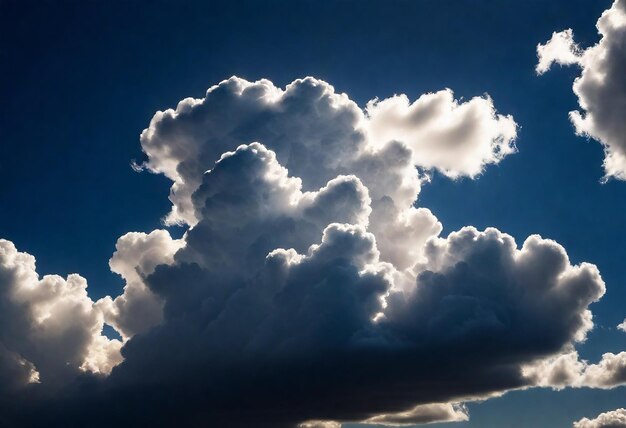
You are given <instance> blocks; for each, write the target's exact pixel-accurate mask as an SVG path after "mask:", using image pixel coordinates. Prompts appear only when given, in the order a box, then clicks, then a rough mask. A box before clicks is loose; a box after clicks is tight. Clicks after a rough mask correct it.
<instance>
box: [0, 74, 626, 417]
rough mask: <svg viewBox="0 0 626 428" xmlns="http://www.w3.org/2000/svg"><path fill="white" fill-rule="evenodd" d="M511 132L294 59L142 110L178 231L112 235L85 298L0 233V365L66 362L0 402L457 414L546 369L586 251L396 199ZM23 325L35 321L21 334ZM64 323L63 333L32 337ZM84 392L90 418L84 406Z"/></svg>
mask: <svg viewBox="0 0 626 428" xmlns="http://www.w3.org/2000/svg"><path fill="white" fill-rule="evenodd" d="M385 126H388V127H389V129H385ZM515 129H516V125H515V123H514V122H513V120H512V119H511V118H510V117H506V116H501V115H498V114H497V113H496V111H495V109H494V107H493V102H492V100H491V99H489V98H488V97H484V98H474V99H472V100H470V101H467V102H464V103H461V102H458V101H455V100H454V98H453V96H452V93H451V92H450V91H443V92H439V93H435V94H427V95H425V96H423V97H421V98H418V100H417V101H416V102H415V103H413V104H411V103H409V102H408V99H405V98H403V97H401V96H396V97H392V98H390V99H388V100H383V101H376V102H372V103H370V104H369V106H368V108H367V111H366V112H364V111H362V110H361V109H360V108H359V107H358V106H357V105H356V104H355V103H353V102H352V101H350V99H349V98H348V97H347V95H343V94H342V95H339V94H336V93H335V92H334V89H333V88H332V87H331V86H330V85H328V84H326V83H325V82H321V81H318V80H315V79H312V78H307V79H304V80H298V81H295V82H293V83H292V84H290V85H288V86H287V88H286V89H284V90H282V89H278V88H276V87H275V86H274V85H273V84H272V83H271V82H269V81H265V80H264V81H259V82H255V83H250V82H246V81H244V80H242V79H238V78H231V79H229V80H228V81H225V82H222V83H221V84H219V85H218V86H215V87H213V88H211V89H210V90H209V91H208V92H207V95H206V97H205V98H204V99H201V100H193V99H187V100H183V101H181V103H180V104H179V105H178V107H177V109H176V111H174V110H168V111H166V112H160V113H157V115H155V117H154V118H153V120H152V122H151V124H150V127H149V128H148V129H147V130H145V131H144V133H143V134H142V137H141V142H142V146H143V149H144V151H145V152H146V154H147V157H148V159H147V161H146V163H145V166H146V167H147V168H149V169H150V170H152V171H153V172H157V173H163V174H165V175H166V176H167V177H169V178H170V179H171V180H172V181H173V187H172V192H171V194H170V198H171V200H172V202H173V210H172V212H171V214H170V216H169V220H170V221H176V222H182V223H186V224H187V230H186V232H185V233H184V236H183V237H182V238H181V239H172V237H171V236H170V235H169V233H168V232H166V231H164V230H157V231H153V232H151V233H149V234H145V233H129V234H126V235H124V236H122V237H121V238H120V239H119V240H118V242H117V246H116V252H115V254H114V255H113V257H112V258H111V260H110V262H109V263H110V267H111V269H112V270H113V271H114V272H116V273H118V274H119V275H120V276H122V278H123V279H124V280H125V282H126V285H125V288H124V292H123V294H122V295H120V296H118V297H116V298H115V299H113V298H111V297H105V298H103V299H101V300H99V301H98V302H97V303H95V304H94V303H93V302H92V301H91V300H90V299H89V297H88V296H87V294H86V290H85V288H86V282H85V281H84V280H83V279H82V278H80V277H78V276H70V278H68V279H67V280H63V279H61V278H58V277H44V278H43V279H42V280H39V279H38V277H37V275H36V273H35V270H34V259H33V258H32V257H31V256H28V255H23V254H22V253H18V252H17V251H16V250H15V249H14V247H12V245H11V244H10V243H8V242H6V241H5V242H6V243H5V246H6V247H7V248H8V250H6V254H8V255H7V256H5V258H6V260H8V262H6V263H5V265H6V266H7V267H3V269H4V270H1V269H0V275H2V276H0V290H2V292H3V293H4V291H5V290H18V291H20V293H21V294H20V293H17V294H15V293H13V294H11V293H8V294H7V296H9V297H6V298H5V297H4V294H2V295H0V303H3V304H4V302H5V301H6V302H9V303H10V305H9V306H8V307H10V308H11V311H9V312H6V313H0V333H3V334H8V332H11V331H13V330H15V331H17V332H18V333H19V334H18V336H19V337H24V335H25V334H26V336H27V337H28V339H27V340H26V342H25V343H26V345H24V344H23V343H22V342H21V341H20V340H18V339H17V338H16V337H17V336H16V337H13V336H10V335H9V336H7V337H8V338H9V339H4V336H1V337H2V340H0V343H1V344H2V346H0V379H7V381H6V382H7V385H9V384H10V385H12V386H11V389H12V390H16V389H17V390H19V389H20V387H23V386H25V385H27V384H28V385H31V386H32V385H33V382H41V385H44V384H47V383H48V382H49V379H51V378H52V377H54V376H57V375H60V374H62V373H63V370H67V371H68V374H67V376H65V377H64V378H63V379H61V380H59V383H61V384H63V385H65V389H64V394H62V395H60V396H59V397H57V398H55V399H50V398H46V399H42V398H41V397H39V396H37V395H35V396H34V397H31V398H30V399H29V400H25V401H24V403H23V405H22V406H19V407H12V408H11V412H9V413H8V415H7V416H5V417H6V418H8V420H10V421H13V420H15V421H17V422H19V423H21V424H23V425H28V424H32V423H35V422H36V421H38V420H39V418H41V417H45V418H46V419H47V421H48V422H49V423H51V424H55V423H56V424H66V425H68V424H69V425H78V426H80V425H84V423H85V421H86V420H89V424H90V425H93V426H111V425H114V426H132V425H137V424H138V423H141V424H144V425H150V424H156V425H165V426H167V425H174V424H178V425H186V426H193V425H194V424H198V421H202V422H203V423H210V424H212V425H216V426H230V427H243V426H251V425H254V426H257V427H260V428H262V427H272V428H282V427H285V428H286V427H294V426H298V425H301V426H310V427H313V426H315V427H318V426H319V427H335V426H339V424H341V423H343V422H346V421H360V422H364V423H368V424H375V423H386V424H389V425H406V424H409V423H430V422H436V421H455V420H465V419H467V412H466V410H465V408H464V407H462V406H461V405H460V404H458V403H460V402H462V401H465V400H472V399H481V398H485V397H489V396H493V395H498V394H502V393H504V392H506V391H509V390H512V389H519V388H528V387H533V386H550V387H560V385H561V384H562V383H563V381H562V380H561V378H562V376H561V377H559V376H557V375H556V374H554V373H556V371H557V370H558V368H555V367H556V366H557V364H556V363H555V361H556V360H558V359H559V358H564V357H562V356H563V355H565V354H567V353H568V352H572V350H573V349H574V347H575V345H576V344H577V343H580V342H581V341H583V340H584V339H585V337H586V335H587V333H588V332H589V331H590V330H591V328H592V327H593V322H592V316H591V312H590V309H589V306H590V305H591V304H592V303H593V302H595V301H597V300H598V299H599V298H600V297H601V296H602V295H603V293H604V283H603V281H602V278H601V277H600V274H599V272H598V270H597V268H596V267H595V266H594V265H591V264H587V263H582V264H580V265H573V264H572V263H571V262H570V260H569V258H568V256H567V253H566V252H565V250H564V249H563V248H562V247H561V246H560V245H558V244H557V243H555V242H554V241H551V240H546V239H543V238H541V237H539V236H536V235H533V236H531V237H529V238H528V239H526V240H525V242H524V243H523V245H522V246H521V247H518V245H517V243H516V242H515V240H514V239H513V237H511V236H509V235H507V234H505V233H502V232H500V231H499V230H497V229H493V228H489V229H486V230H484V231H479V230H477V229H475V228H473V227H466V228H463V229H461V230H460V231H457V232H453V233H451V234H449V235H448V236H447V237H439V234H440V233H441V230H442V226H441V224H440V223H439V222H438V220H437V219H436V218H435V216H433V214H432V213H431V212H430V211H429V210H427V209H426V208H419V207H416V206H415V204H414V203H415V201H416V198H417V196H418V194H419V191H420V186H421V185H422V177H420V173H419V171H418V168H417V167H424V168H436V169H438V170H440V171H442V172H443V173H445V174H447V175H449V176H451V177H456V176H460V175H467V176H470V177H473V176H475V175H476V174H478V173H480V171H482V168H484V166H485V165H488V164H492V163H497V162H499V161H500V160H501V159H502V158H503V156H505V155H506V154H508V153H511V152H512V151H513V150H514V146H513V139H514V136H515ZM2 266H4V265H2ZM5 271H6V272H8V273H6V274H5V273H3V272H5ZM16 278H17V279H16ZM33 290H35V291H33ZM47 290H52V291H51V292H49V291H47ZM41 293H44V294H45V295H46V296H48V297H46V299H47V300H46V299H44V300H42V299H41V297H39V296H40V294H41ZM46 293H48V294H46ZM50 293H51V294H50ZM14 294H15V295H20V296H22V298H21V300H15V299H16V297H15V296H14ZM50 296H52V297H50ZM41 301H45V302H46V303H45V304H41V303H40V302H41ZM15 302H18V303H19V304H16V303H15ZM11 305H12V306H11ZM81 311H82V312H81ZM70 315H71V316H70ZM3 317H4V318H3ZM22 319H23V320H25V321H24V322H23V324H24V326H25V327H24V328H22V327H20V329H19V330H18V329H17V327H16V326H20V325H21V324H20V323H22V321H20V320H22ZM70 321H71V323H70ZM104 322H106V323H107V324H109V325H111V326H112V327H114V328H115V329H116V330H117V331H118V332H119V333H120V334H121V335H122V338H123V342H124V345H123V346H122V343H121V342H120V341H116V340H110V339H107V338H106V337H105V336H103V335H102V333H101V331H102V328H103V323H104ZM39 324H41V325H43V327H45V328H48V330H46V331H45V335H44V337H41V338H40V337H34V336H33V337H31V336H28V334H30V330H31V329H32V328H33V327H32V326H33V325H34V326H36V327H37V328H40V325H39ZM70 327H71V328H72V329H73V330H71V331H72V333H71V338H72V339H73V340H75V341H76V342H75V343H74V344H72V343H66V342H65V341H63V340H61V339H59V338H58V337H57V338H55V339H54V340H53V341H52V342H51V344H50V346H49V348H46V351H45V352H44V353H42V354H41V355H40V354H37V353H36V352H31V350H30V348H29V346H30V345H29V344H32V343H37V344H38V343H39V342H38V340H42V341H44V342H45V341H46V340H52V339H51V338H53V337H55V334H56V336H63V334H64V333H63V332H65V331H66V330H67V329H69V328H70ZM54 329H58V330H59V331H60V332H61V333H58V334H57V333H56V330H54ZM4 331H6V332H7V333H4ZM68 331H69V330H68ZM53 333H54V334H53ZM62 333H63V334H62ZM68 334H69V333H68ZM63 337H65V336H63ZM68 337H69V336H68ZM46 343H47V342H46ZM46 346H48V345H46ZM55 347H56V348H55ZM120 348H121V349H120ZM37 349H43V348H40V347H39V344H38V348H37ZM122 358H123V361H122ZM621 358H622V356H621V354H619V355H617V356H614V357H609V356H606V358H605V359H603V360H602V362H600V363H599V364H598V365H597V370H596V369H595V368H594V367H596V366H592V365H586V366H584V370H578V368H579V367H580V366H578V365H576V364H582V363H581V362H579V361H578V359H577V357H576V358H574V359H572V361H571V364H570V366H572V367H573V368H571V370H572V373H573V374H572V379H573V378H580V377H581V376H583V374H584V375H585V376H587V378H588V379H592V378H593V379H595V381H594V382H595V383H592V382H591V380H589V381H588V382H587V383H588V385H590V386H594V387H601V388H605V387H611V386H613V385H617V384H620V383H621V382H622V381H621V380H620V379H621V377H620V376H621V373H622V372H621V368H620V367H622V366H621V365H620V364H621V363H620V361H621ZM70 359H71V361H72V364H70V365H69V366H67V367H64V369H63V370H61V369H59V368H58V366H59V365H60V364H61V362H63V363H65V362H67V361H68V360H70ZM568 361H569V360H568ZM563 364H565V363H563ZM570 366H567V367H570ZM568 370H569V368H568ZM577 370H578V371H577ZM594 370H596V372H594ZM92 372H96V373H98V372H100V373H108V372H110V375H109V376H108V377H106V378H98V377H97V376H96V377H95V378H94V376H92V375H90V373H92ZM36 385H39V384H36ZM567 385H568V386H575V385H574V382H573V381H571V382H569V383H567ZM1 389H2V388H0V390H1ZM22 389H23V388H22ZM26 390H27V391H30V389H28V388H27V389H26ZM3 398H4V397H3V396H2V395H0V406H2V402H3V401H2V400H3ZM59 408H62V409H63V412H62V413H61V412H58V411H56V410H55V409H59ZM100 408H106V409H108V411H107V418H106V419H103V420H101V421H93V420H92V419H88V418H89V417H90V414H91V413H92V412H93V411H94V409H100ZM148 409H149V410H148ZM311 421H317V422H311Z"/></svg>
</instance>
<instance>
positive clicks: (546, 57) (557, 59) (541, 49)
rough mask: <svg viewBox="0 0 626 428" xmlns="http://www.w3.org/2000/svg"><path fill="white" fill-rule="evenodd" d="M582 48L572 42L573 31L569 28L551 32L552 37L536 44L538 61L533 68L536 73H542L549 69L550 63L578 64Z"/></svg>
mask: <svg viewBox="0 0 626 428" xmlns="http://www.w3.org/2000/svg"><path fill="white" fill-rule="evenodd" d="M581 56H582V50H581V49H580V47H579V46H578V45H577V44H576V43H575V42H574V33H573V31H572V29H571V28H568V29H567V30H564V31H560V32H558V33H557V32H556V31H555V32H554V33H552V38H551V39H550V40H548V41H547V42H546V44H545V45H542V44H538V45H537V57H538V58H539V62H538V63H537V66H536V68H535V70H536V71H537V74H543V73H545V72H546V71H548V70H550V67H552V64H554V63H556V64H560V65H571V64H578V63H579V62H580V57H581Z"/></svg>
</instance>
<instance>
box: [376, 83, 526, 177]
mask: <svg viewBox="0 0 626 428" xmlns="http://www.w3.org/2000/svg"><path fill="white" fill-rule="evenodd" d="M366 112H367V121H366V129H367V130H368V135H369V138H370V139H371V141H372V144H380V143H384V142H387V141H392V140H397V141H402V142H404V143H406V144H407V145H408V146H409V147H410V148H411V150H412V152H413V163H414V164H415V165H419V166H421V167H424V168H428V169H437V170H439V171H440V172H442V173H443V174H445V175H447V176H450V177H453V178H456V177H459V176H468V177H475V176H476V175H478V174H480V173H481V172H482V171H483V169H484V167H485V166H486V165H489V164H497V163H498V162H500V161H501V160H502V159H503V158H504V157H505V156H507V155H510V154H512V153H514V152H515V151H516V149H515V145H514V141H515V137H516V136H517V125H516V123H515V121H514V120H513V117H512V116H504V115H501V114H497V113H496V109H495V107H494V105H493V101H492V100H491V98H489V97H488V96H486V97H475V98H472V99H470V100H469V101H466V102H462V103H459V101H457V100H455V99H454V94H453V93H452V91H451V90H449V89H446V90H443V91H439V92H436V93H430V94H425V95H422V96H421V97H419V98H418V99H417V100H416V101H415V102H413V103H411V102H410V101H409V98H408V97H407V96H406V95H396V96H393V97H391V98H387V99H384V100H372V101H370V102H369V103H367V108H366Z"/></svg>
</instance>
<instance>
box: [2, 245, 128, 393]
mask: <svg viewBox="0 0 626 428" xmlns="http://www.w3.org/2000/svg"><path fill="white" fill-rule="evenodd" d="M0 306H1V307H2V311H0V370H1V373H0V378H2V379H3V382H2V387H3V388H7V387H10V386H11V385H13V386H14V387H20V386H24V385H26V384H29V383H33V382H41V383H42V384H44V385H46V386H51V387H55V386H59V385H63V384H65V383H67V382H69V381H71V380H72V379H74V378H76V377H77V376H78V375H79V374H80V373H81V372H82V371H91V372H95V373H109V372H110V371H111V369H112V367H113V366H114V365H115V364H116V363H119V362H120V361H121V356H120V354H119V350H120V346H121V343H120V342H119V341H117V340H109V339H107V338H106V337H104V336H102V335H101V331H102V326H103V317H102V314H101V313H100V312H99V311H98V310H96V308H95V307H94V304H93V301H92V300H91V299H90V298H89V297H88V295H87V282H86V280H85V279H84V278H82V277H81V276H79V275H75V274H74V275H69V276H68V277H67V278H66V279H64V278H61V277H60V276H57V275H46V276H44V277H43V278H39V275H38V274H37V271H36V270H35V258H34V257H33V256H31V255H30V254H26V253H22V252H19V251H17V249H16V248H15V245H13V243H12V242H10V241H6V240H0Z"/></svg>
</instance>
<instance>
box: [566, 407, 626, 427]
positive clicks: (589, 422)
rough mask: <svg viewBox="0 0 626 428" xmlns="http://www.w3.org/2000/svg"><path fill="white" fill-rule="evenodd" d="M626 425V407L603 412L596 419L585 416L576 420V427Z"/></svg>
mask: <svg viewBox="0 0 626 428" xmlns="http://www.w3.org/2000/svg"><path fill="white" fill-rule="evenodd" d="M623 427H626V409H617V410H613V411H610V412H606V413H601V414H600V415H598V416H597V417H596V418H595V419H588V418H583V419H581V420H579V421H578V422H574V428H623Z"/></svg>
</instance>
